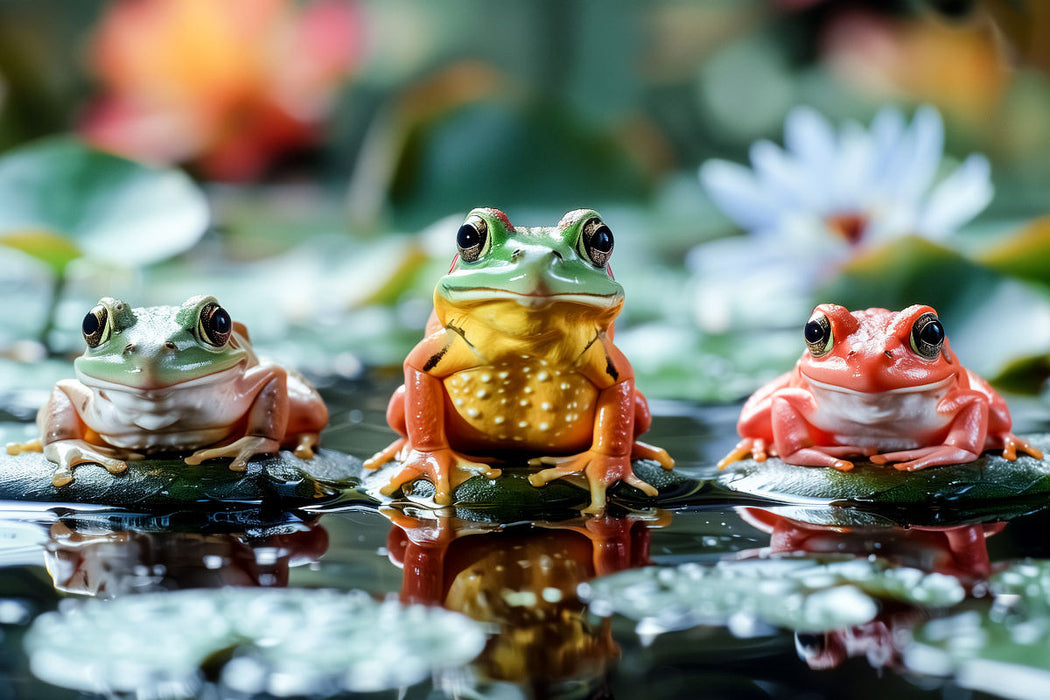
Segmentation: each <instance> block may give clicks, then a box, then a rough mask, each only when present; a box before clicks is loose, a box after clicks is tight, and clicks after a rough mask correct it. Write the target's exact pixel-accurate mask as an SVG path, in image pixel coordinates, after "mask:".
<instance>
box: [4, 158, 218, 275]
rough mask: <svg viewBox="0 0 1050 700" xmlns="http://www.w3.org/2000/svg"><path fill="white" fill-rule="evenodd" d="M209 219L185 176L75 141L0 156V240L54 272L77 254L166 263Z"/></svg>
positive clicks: (203, 202) (197, 192)
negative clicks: (49, 267)
mask: <svg viewBox="0 0 1050 700" xmlns="http://www.w3.org/2000/svg"><path fill="white" fill-rule="evenodd" d="M208 218H209V214H208V204H207V201H206V199H205V197H204V194H203V193H202V192H201V190H200V189H199V188H198V187H197V186H196V185H195V184H193V181H192V180H191V179H190V178H189V177H188V176H187V175H185V174H184V173H182V172H180V171H178V170H163V169H157V168H151V167H147V166H145V165H142V164H140V163H136V162H134V161H130V160H126V159H124V158H120V157H118V156H115V155H112V154H110V153H105V152H103V151H97V150H93V149H91V148H88V147H87V146H85V145H84V144H82V143H81V142H79V141H76V140H75V139H69V138H53V139H46V140H44V141H39V142H36V143H32V144H30V145H28V146H24V147H22V148H19V149H17V150H14V151H11V152H9V153H7V154H5V155H4V156H3V157H2V158H0V244H4V245H10V246H12V247H16V248H18V249H19V250H22V251H24V252H26V253H28V254H30V255H33V256H34V257H36V258H38V259H40V260H43V261H45V262H47V263H48V264H49V265H51V267H52V268H54V269H55V270H56V271H57V272H59V273H61V272H62V271H63V270H64V269H65V267H66V265H67V264H68V263H69V262H71V261H72V260H74V259H76V258H78V257H80V256H81V255H87V256H89V257H97V258H102V259H106V260H112V261H116V262H120V263H124V264H127V265H145V264H148V263H152V262H156V261H158V260H164V259H165V258H169V257H171V256H173V255H176V254H178V253H181V252H183V251H185V250H187V249H188V248H190V247H191V246H192V245H193V244H194V243H196V242H197V240H198V239H199V238H200V237H201V235H203V233H204V231H205V229H206V228H207V226H208Z"/></svg>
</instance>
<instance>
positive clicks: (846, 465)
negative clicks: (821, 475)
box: [780, 445, 875, 472]
mask: <svg viewBox="0 0 1050 700" xmlns="http://www.w3.org/2000/svg"><path fill="white" fill-rule="evenodd" d="M852 454H863V453H862V452H858V448H856V447H843V446H841V445H834V446H827V445H825V446H820V447H803V448H802V449H800V450H796V451H794V452H792V453H791V454H789V455H781V457H780V459H781V460H783V461H785V462H787V463H788V464H795V465H798V466H800V467H831V468H832V469H837V470H838V471H840V472H848V471H852V469H853V462H850V461H849V460H845V459H840V458H841V457H842V456H844V455H852ZM874 460H875V458H874V457H872V461H874Z"/></svg>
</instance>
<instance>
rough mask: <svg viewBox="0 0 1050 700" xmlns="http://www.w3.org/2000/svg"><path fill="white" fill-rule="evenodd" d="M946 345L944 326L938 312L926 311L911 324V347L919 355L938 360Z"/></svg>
mask: <svg viewBox="0 0 1050 700" xmlns="http://www.w3.org/2000/svg"><path fill="white" fill-rule="evenodd" d="M943 345H944V326H942V325H941V322H940V321H939V320H938V319H937V316H936V314H932V313H929V312H927V313H924V314H923V315H922V316H919V317H918V318H917V319H915V323H913V324H912V326H911V349H912V350H914V351H915V354H916V355H918V356H919V357H923V358H926V359H927V360H936V359H937V356H938V355H940V354H941V347H942V346H943Z"/></svg>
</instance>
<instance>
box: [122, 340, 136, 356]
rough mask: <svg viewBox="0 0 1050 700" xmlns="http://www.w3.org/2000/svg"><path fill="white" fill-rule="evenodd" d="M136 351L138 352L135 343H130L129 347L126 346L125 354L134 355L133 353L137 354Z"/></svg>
mask: <svg viewBox="0 0 1050 700" xmlns="http://www.w3.org/2000/svg"><path fill="white" fill-rule="evenodd" d="M135 350H136V348H135V343H128V344H127V345H125V346H124V354H125V355H126V354H128V353H133V352H135Z"/></svg>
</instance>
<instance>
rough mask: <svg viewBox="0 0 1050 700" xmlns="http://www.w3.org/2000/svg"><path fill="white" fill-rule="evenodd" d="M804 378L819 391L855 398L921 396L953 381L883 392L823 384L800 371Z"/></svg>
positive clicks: (949, 379) (944, 380)
mask: <svg viewBox="0 0 1050 700" xmlns="http://www.w3.org/2000/svg"><path fill="white" fill-rule="evenodd" d="M799 371H800V372H801V373H802V376H803V377H805V378H806V381H807V382H809V383H810V384H812V385H813V386H814V387H816V388H817V389H822V390H824V391H835V392H838V393H840V394H850V395H853V396H883V395H885V394H920V393H923V392H927V391H936V390H937V389H941V388H943V387H945V386H947V385H948V383H949V382H951V381H952V379H953V375H948V376H947V377H945V378H944V379H939V380H937V381H935V382H929V383H927V384H916V385H915V386H901V387H897V388H896V389H883V390H881V391H860V390H858V389H850V388H849V387H845V386H839V385H838V384H829V383H827V382H822V381H819V380H817V379H814V378H813V377H811V376H809V375H808V374H806V373H805V372H802V370H799Z"/></svg>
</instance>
